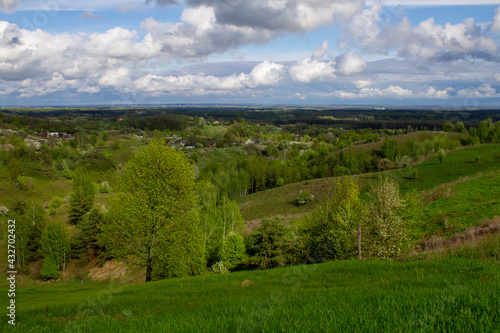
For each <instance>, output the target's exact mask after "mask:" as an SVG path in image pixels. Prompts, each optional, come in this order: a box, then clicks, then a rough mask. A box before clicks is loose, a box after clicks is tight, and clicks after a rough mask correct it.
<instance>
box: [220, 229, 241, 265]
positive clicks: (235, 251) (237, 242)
mask: <svg viewBox="0 0 500 333" xmlns="http://www.w3.org/2000/svg"><path fill="white" fill-rule="evenodd" d="M245 251H246V248H245V242H244V241H243V238H242V237H241V236H240V235H238V234H236V233H234V232H231V233H230V234H229V235H228V236H227V238H226V239H225V240H224V244H223V247H222V260H223V261H224V265H225V267H227V268H228V269H231V268H234V267H236V266H237V265H238V264H239V263H240V262H241V261H242V260H243V258H244V257H245Z"/></svg>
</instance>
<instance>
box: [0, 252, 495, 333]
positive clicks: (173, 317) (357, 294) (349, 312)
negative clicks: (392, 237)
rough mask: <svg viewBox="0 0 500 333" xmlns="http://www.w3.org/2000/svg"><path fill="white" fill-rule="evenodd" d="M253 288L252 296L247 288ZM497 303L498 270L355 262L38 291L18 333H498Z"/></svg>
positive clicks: (463, 262)
mask: <svg viewBox="0 0 500 333" xmlns="http://www.w3.org/2000/svg"><path fill="white" fill-rule="evenodd" d="M246 279H249V280H251V281H252V282H253V283H254V286H250V287H242V286H241V283H242V282H243V281H244V280H246ZM499 293H500V265H498V261H492V260H486V261H479V260H471V259H464V258H444V259H435V260H432V261H422V260H420V261H415V262H395V261H388V260H387V261H361V262H359V261H354V260H351V261H343V262H333V263H325V264H319V265H309V266H294V267H287V268H282V269H274V270H269V271H250V272H237V273H230V274H227V275H221V276H215V275H210V276H197V277H192V278H185V279H170V280H164V281H159V282H153V283H147V284H138V285H128V286H112V285H93V286H84V287H80V286H79V284H78V283H76V282H75V283H66V284H64V285H61V286H53V285H45V286H36V287H34V286H32V287H28V288H24V289H18V290H17V295H16V314H17V317H16V326H17V327H16V329H17V330H19V331H25V332H355V331H360V330H362V331H366V332H403V331H404V332H434V331H437V332H445V331H446V332H459V331H483V332H495V330H497V331H498V328H499V327H500V299H499V297H498V295H499ZM2 324H3V331H7V330H8V329H11V328H10V327H8V326H9V325H8V324H6V319H5V318H4V319H3V322H2Z"/></svg>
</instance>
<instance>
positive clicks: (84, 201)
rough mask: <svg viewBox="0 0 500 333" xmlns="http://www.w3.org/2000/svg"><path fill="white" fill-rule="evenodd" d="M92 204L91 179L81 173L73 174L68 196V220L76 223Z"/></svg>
mask: <svg viewBox="0 0 500 333" xmlns="http://www.w3.org/2000/svg"><path fill="white" fill-rule="evenodd" d="M93 205H94V186H93V184H92V181H91V180H90V179H89V178H88V177H87V176H86V175H84V174H82V173H75V174H74V176H73V192H71V195H70V198H69V206H70V207H69V222H70V223H72V224H78V223H79V222H80V221H81V220H82V218H83V215H85V213H87V212H88V211H90V209H91V208H92V206H93Z"/></svg>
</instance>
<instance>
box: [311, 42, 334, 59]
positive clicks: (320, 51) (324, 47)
mask: <svg viewBox="0 0 500 333" xmlns="http://www.w3.org/2000/svg"><path fill="white" fill-rule="evenodd" d="M329 48H330V43H328V41H327V40H325V41H323V43H322V44H321V45H320V46H318V47H317V48H316V50H314V52H313V54H312V56H311V59H312V60H320V59H321V58H323V57H324V56H325V54H326V53H327V52H328V49H329Z"/></svg>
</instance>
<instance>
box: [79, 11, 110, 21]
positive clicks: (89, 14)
mask: <svg viewBox="0 0 500 333" xmlns="http://www.w3.org/2000/svg"><path fill="white" fill-rule="evenodd" d="M80 17H81V18H84V19H88V20H103V19H104V17H102V16H101V15H96V14H94V13H92V12H91V11H90V10H88V11H86V12H85V13H83V14H82V15H80Z"/></svg>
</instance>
